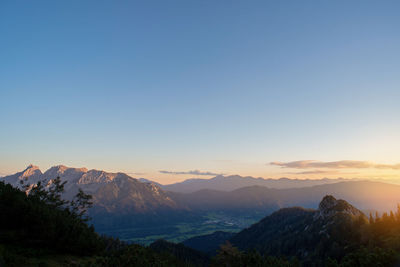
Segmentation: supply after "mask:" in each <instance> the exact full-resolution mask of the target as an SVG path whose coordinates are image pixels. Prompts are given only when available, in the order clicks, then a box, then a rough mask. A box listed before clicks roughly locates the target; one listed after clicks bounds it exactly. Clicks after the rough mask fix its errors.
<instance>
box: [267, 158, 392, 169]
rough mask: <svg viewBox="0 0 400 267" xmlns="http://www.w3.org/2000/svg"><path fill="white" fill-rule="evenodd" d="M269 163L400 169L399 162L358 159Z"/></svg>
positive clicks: (306, 166)
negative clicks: (386, 162)
mask: <svg viewBox="0 0 400 267" xmlns="http://www.w3.org/2000/svg"><path fill="white" fill-rule="evenodd" d="M270 165H275V166H280V167H282V168H292V169H309V168H328V169H367V168H374V169H392V170H400V164H378V163H374V162H370V161H359V160H340V161H328V162H326V161H325V162H324V161H317V160H299V161H291V162H278V161H275V162H271V163H270Z"/></svg>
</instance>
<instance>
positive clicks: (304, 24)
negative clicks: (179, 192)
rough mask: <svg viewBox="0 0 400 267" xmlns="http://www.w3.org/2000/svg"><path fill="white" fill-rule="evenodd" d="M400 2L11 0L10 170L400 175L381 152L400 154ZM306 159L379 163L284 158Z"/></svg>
mask: <svg viewBox="0 0 400 267" xmlns="http://www.w3.org/2000/svg"><path fill="white" fill-rule="evenodd" d="M399 14H400V1H347V0H346V1H316V0H315V1H211V0H210V1H186V0H185V1H172V0H171V1H140V2H139V1H1V2H0V127H1V130H0V175H5V174H9V173H14V172H17V171H20V170H22V169H24V168H25V167H26V165H28V164H30V163H33V164H35V165H39V166H40V167H41V169H42V170H46V169H47V168H49V167H50V166H53V165H58V164H65V165H67V166H74V167H83V166H85V167H87V168H95V169H104V170H107V171H123V172H127V173H130V174H131V175H132V176H134V177H147V178H151V179H154V180H156V181H159V182H162V183H168V182H172V181H178V180H183V179H185V178H188V177H200V176H201V177H211V174H210V173H212V174H214V173H224V174H241V175H252V176H262V177H281V176H286V177H299V178H307V177H310V178H319V177H338V176H342V177H377V178H381V177H382V178H393V179H396V178H397V177H399V174H400V170H399V169H397V168H396V167H393V168H392V167H389V168H377V167H376V166H377V165H373V164H397V163H399V162H400V16H399ZM300 160H317V161H322V163H323V162H330V161H335V162H336V161H342V160H354V161H369V162H370V163H371V165H368V166H367V167H362V168H360V166H359V165H357V166H355V165H354V167H353V165H351V166H347V167H345V168H340V166H339V167H338V166H336V165H334V164H333V165H332V164H330V165H329V164H328V165H326V164H325V165H324V164H317V165H315V164H314V165H312V167H306V168H304V167H301V168H292V167H293V165H288V166H291V167H287V166H286V165H282V164H283V163H290V162H292V161H300ZM270 162H280V163H281V165H277V164H274V165H271V164H270ZM301 166H303V165H301ZM326 166H328V167H326ZM393 166H394V165H393ZM194 170H200V171H201V172H208V173H209V174H210V175H200V174H201V173H198V172H196V171H194ZM160 171H163V172H160ZM189 171H192V172H191V173H187V172H189ZM170 172H178V173H176V174H171V173H170ZM196 174H197V175H196Z"/></svg>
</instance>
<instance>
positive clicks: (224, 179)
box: [147, 175, 349, 193]
mask: <svg viewBox="0 0 400 267" xmlns="http://www.w3.org/2000/svg"><path fill="white" fill-rule="evenodd" d="M147 181H148V180H147ZM344 181H349V179H345V178H336V179H328V178H323V179H289V178H285V177H283V178H279V179H272V178H268V179H265V178H261V177H259V178H254V177H251V176H246V177H243V176H240V175H229V176H223V175H218V176H215V177H213V178H211V179H200V178H194V179H187V180H185V181H183V182H178V183H173V184H168V185H160V186H161V187H162V188H163V189H164V190H167V191H172V192H180V193H193V192H196V191H199V190H204V189H212V190H218V191H233V190H236V189H239V188H242V187H247V186H265V187H269V188H275V189H284V188H300V187H309V186H314V185H322V184H333V183H337V182H344Z"/></svg>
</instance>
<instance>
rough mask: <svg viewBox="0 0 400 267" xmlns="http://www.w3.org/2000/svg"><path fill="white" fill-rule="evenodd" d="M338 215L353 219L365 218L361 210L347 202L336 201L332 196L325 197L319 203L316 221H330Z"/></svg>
mask: <svg viewBox="0 0 400 267" xmlns="http://www.w3.org/2000/svg"><path fill="white" fill-rule="evenodd" d="M338 214H341V215H349V216H351V217H359V216H365V215H364V214H363V213H362V212H361V211H360V210H358V209H357V208H355V207H353V206H352V205H350V204H349V203H348V202H347V201H345V200H342V199H339V200H338V199H336V198H334V197H333V196H331V195H327V196H325V197H324V198H323V199H322V201H321V202H320V203H319V207H318V212H317V213H316V214H315V219H329V218H332V217H334V216H336V215H338Z"/></svg>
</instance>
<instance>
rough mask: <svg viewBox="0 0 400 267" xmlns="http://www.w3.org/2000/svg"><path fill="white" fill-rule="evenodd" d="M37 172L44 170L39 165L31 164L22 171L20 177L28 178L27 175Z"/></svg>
mask: <svg viewBox="0 0 400 267" xmlns="http://www.w3.org/2000/svg"><path fill="white" fill-rule="evenodd" d="M35 174H42V172H41V171H40V169H39V167H38V166H35V165H32V164H29V166H28V167H26V169H25V170H24V171H23V172H22V175H21V176H20V177H21V178H26V177H30V176H32V175H35Z"/></svg>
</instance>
